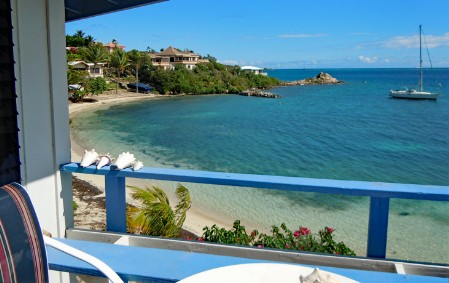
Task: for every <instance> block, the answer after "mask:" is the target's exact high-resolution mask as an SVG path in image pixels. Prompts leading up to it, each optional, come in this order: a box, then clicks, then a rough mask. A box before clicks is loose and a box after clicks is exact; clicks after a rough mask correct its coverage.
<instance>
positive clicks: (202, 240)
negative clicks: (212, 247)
mask: <svg viewBox="0 0 449 283" xmlns="http://www.w3.org/2000/svg"><path fill="white" fill-rule="evenodd" d="M196 240H197V241H198V242H204V238H203V237H199V238H198V239H196Z"/></svg>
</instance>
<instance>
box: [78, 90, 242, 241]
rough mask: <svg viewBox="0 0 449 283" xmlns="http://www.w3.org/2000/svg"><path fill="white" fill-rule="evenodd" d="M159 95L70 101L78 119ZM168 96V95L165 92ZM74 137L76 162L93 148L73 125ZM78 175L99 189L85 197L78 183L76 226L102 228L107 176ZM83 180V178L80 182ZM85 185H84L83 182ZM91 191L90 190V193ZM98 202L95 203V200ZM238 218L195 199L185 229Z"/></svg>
mask: <svg viewBox="0 0 449 283" xmlns="http://www.w3.org/2000/svg"><path fill="white" fill-rule="evenodd" d="M158 97H162V96H161V95H154V94H137V93H129V92H123V91H120V92H119V93H118V94H115V91H113V92H110V93H109V94H103V95H98V96H94V97H93V98H92V99H86V102H79V103H70V104H69V113H70V119H71V120H72V119H77V117H78V115H80V114H81V113H83V111H86V110H92V109H104V108H108V107H110V106H112V105H114V104H122V103H128V102H130V101H136V100H145V99H157V98H158ZM163 97H167V96H165V95H164V96H163ZM70 140H71V160H72V161H73V162H80V161H81V158H82V156H83V154H84V150H85V149H87V150H90V148H84V147H83V143H82V141H80V140H76V138H75V135H73V129H71V134H70ZM73 175H74V176H75V177H76V178H77V179H79V180H81V181H86V182H88V183H89V184H91V185H93V186H94V187H96V188H97V189H98V190H99V191H97V192H95V193H93V194H92V192H90V193H89V196H86V197H84V198H83V192H82V191H75V190H76V188H75V186H74V201H75V202H76V203H77V205H78V208H77V209H76V211H75V227H78V228H87V229H95V230H101V229H103V227H104V223H105V213H104V205H102V204H99V203H97V202H102V201H104V191H105V188H104V184H105V181H104V176H99V175H90V174H77V173H74V174H73ZM76 183H79V182H76ZM126 185H127V186H138V187H145V186H151V185H152V184H151V181H150V180H145V179H130V178H127V179H126ZM82 187H83V186H82ZM130 193H131V192H130V190H128V189H127V197H126V198H127V203H129V204H133V205H136V203H135V201H133V200H132V198H131V196H130ZM86 194H87V193H86ZM167 195H168V196H169V199H170V200H172V204H173V203H176V201H175V200H176V198H175V196H174V195H173V193H170V192H167ZM93 202H95V205H93V204H92V203H93ZM234 220H235V219H231V218H229V217H225V216H222V215H219V214H217V213H214V212H213V211H209V210H207V211H206V210H205V209H203V208H202V207H201V206H200V205H199V204H198V203H196V202H195V200H194V199H193V200H192V204H191V208H190V209H189V211H188V213H187V218H186V221H185V222H184V225H183V229H185V230H187V231H189V232H191V233H193V234H196V235H198V236H201V235H202V233H203V231H202V229H203V228H204V227H205V226H209V227H210V226H212V225H213V224H217V225H218V226H220V227H225V228H227V229H229V228H231V227H232V224H233V221H234Z"/></svg>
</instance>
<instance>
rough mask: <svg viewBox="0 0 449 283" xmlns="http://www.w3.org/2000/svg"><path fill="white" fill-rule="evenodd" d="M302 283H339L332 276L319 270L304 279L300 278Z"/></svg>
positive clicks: (316, 269)
mask: <svg viewBox="0 0 449 283" xmlns="http://www.w3.org/2000/svg"><path fill="white" fill-rule="evenodd" d="M299 281H300V282H301V283H321V282H323V283H338V282H339V281H338V280H337V279H336V278H335V277H334V276H332V275H331V274H329V273H327V272H324V271H322V270H320V269H318V268H315V269H314V270H313V272H312V273H310V274H309V275H307V276H305V277H303V276H302V275H300V276H299Z"/></svg>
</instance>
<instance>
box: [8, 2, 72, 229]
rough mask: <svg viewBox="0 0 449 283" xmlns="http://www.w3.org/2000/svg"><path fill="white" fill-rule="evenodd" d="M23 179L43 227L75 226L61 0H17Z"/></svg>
mask: <svg viewBox="0 0 449 283" xmlns="http://www.w3.org/2000/svg"><path fill="white" fill-rule="evenodd" d="M11 5H12V8H13V19H12V20H13V25H14V44H15V48H14V58H15V61H16V64H15V73H16V78H17V83H16V90H17V95H18V104H17V107H18V111H19V128H20V132H19V138H20V146H21V149H20V160H21V162H22V166H21V175H22V180H23V181H22V184H23V185H24V186H25V187H26V188H27V190H28V193H29V194H30V197H31V199H32V201H33V205H34V207H35V209H36V212H37V215H38V218H39V221H40V224H41V226H42V228H44V229H46V230H47V231H50V232H51V233H52V234H53V235H54V236H58V237H63V236H64V234H65V229H66V228H67V227H73V206H72V203H73V202H72V188H71V179H70V176H61V175H60V173H59V165H60V164H62V163H66V162H70V129H69V114H68V99H67V75H66V56H65V14H64V12H65V9H64V1H62V0H12V1H11Z"/></svg>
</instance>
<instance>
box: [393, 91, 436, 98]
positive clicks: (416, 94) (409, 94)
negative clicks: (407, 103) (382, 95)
mask: <svg viewBox="0 0 449 283" xmlns="http://www.w3.org/2000/svg"><path fill="white" fill-rule="evenodd" d="M439 95H440V94H439V93H432V92H426V91H416V90H413V89H412V90H390V96H391V97H394V98H406V99H434V100H435V99H437V97H438V96H439Z"/></svg>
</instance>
